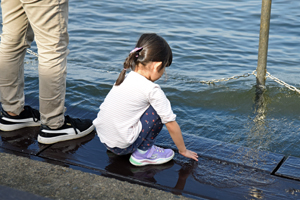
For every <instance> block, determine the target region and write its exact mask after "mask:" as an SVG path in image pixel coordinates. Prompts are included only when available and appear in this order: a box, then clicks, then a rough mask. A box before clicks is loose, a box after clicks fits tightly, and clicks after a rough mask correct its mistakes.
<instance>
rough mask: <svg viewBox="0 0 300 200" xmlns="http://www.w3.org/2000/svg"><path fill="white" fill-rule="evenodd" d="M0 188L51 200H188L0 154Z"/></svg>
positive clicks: (158, 191)
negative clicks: (3, 187) (0, 186)
mask: <svg viewBox="0 0 300 200" xmlns="http://www.w3.org/2000/svg"><path fill="white" fill-rule="evenodd" d="M0 160H1V162H0V185H2V186H5V187H9V188H13V189H17V190H21V191H26V192H29V193H31V194H34V195H38V196H41V197H45V198H50V199H62V200H63V199H68V200H69V199H190V198H187V197H184V196H181V195H175V194H173V193H171V192H166V191H162V190H159V189H155V188H149V187H145V186H142V185H138V184H132V183H129V182H126V181H120V180H117V179H114V178H107V177H104V176H99V175H96V174H92V173H86V172H82V171H80V170H74V169H71V168H67V167H62V166H58V165H53V164H49V163H45V162H41V161H36V160H32V159H29V158H25V157H22V156H16V155H13V154H8V153H0Z"/></svg>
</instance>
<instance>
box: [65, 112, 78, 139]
mask: <svg viewBox="0 0 300 200" xmlns="http://www.w3.org/2000/svg"><path fill="white" fill-rule="evenodd" d="M65 121H66V122H68V123H70V124H71V126H72V127H73V129H74V131H75V133H76V135H77V134H78V132H77V129H76V128H77V124H76V122H75V120H74V119H72V118H71V117H70V116H69V115H66V116H65Z"/></svg>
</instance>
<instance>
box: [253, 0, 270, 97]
mask: <svg viewBox="0 0 300 200" xmlns="http://www.w3.org/2000/svg"><path fill="white" fill-rule="evenodd" d="M271 4H272V0H262V5H261V17H260V32H259V47H258V60H257V68H256V72H257V77H256V87H257V88H258V89H260V90H261V91H263V90H264V89H265V82H266V73H267V57H268V42H269V29H270V16H271Z"/></svg>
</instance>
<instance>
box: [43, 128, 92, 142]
mask: <svg viewBox="0 0 300 200" xmlns="http://www.w3.org/2000/svg"><path fill="white" fill-rule="evenodd" d="M94 129H95V127H94V125H92V126H90V127H89V128H88V129H86V130H85V131H83V132H80V131H78V130H77V131H78V134H74V135H59V136H54V137H42V136H40V135H38V138H37V140H38V142H39V143H42V144H54V143H57V142H63V141H67V140H74V139H78V138H81V137H83V136H86V135H88V134H89V133H91V132H92V131H93V130H94ZM53 134H54V135H55V133H53Z"/></svg>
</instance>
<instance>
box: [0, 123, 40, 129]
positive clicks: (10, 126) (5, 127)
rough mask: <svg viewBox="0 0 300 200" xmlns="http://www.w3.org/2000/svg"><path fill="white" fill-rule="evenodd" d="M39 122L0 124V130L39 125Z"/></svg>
mask: <svg viewBox="0 0 300 200" xmlns="http://www.w3.org/2000/svg"><path fill="white" fill-rule="evenodd" d="M40 125H41V122H34V121H32V122H26V123H20V124H12V125H5V124H0V130H1V131H15V130H19V129H22V128H26V127H34V126H40Z"/></svg>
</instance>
